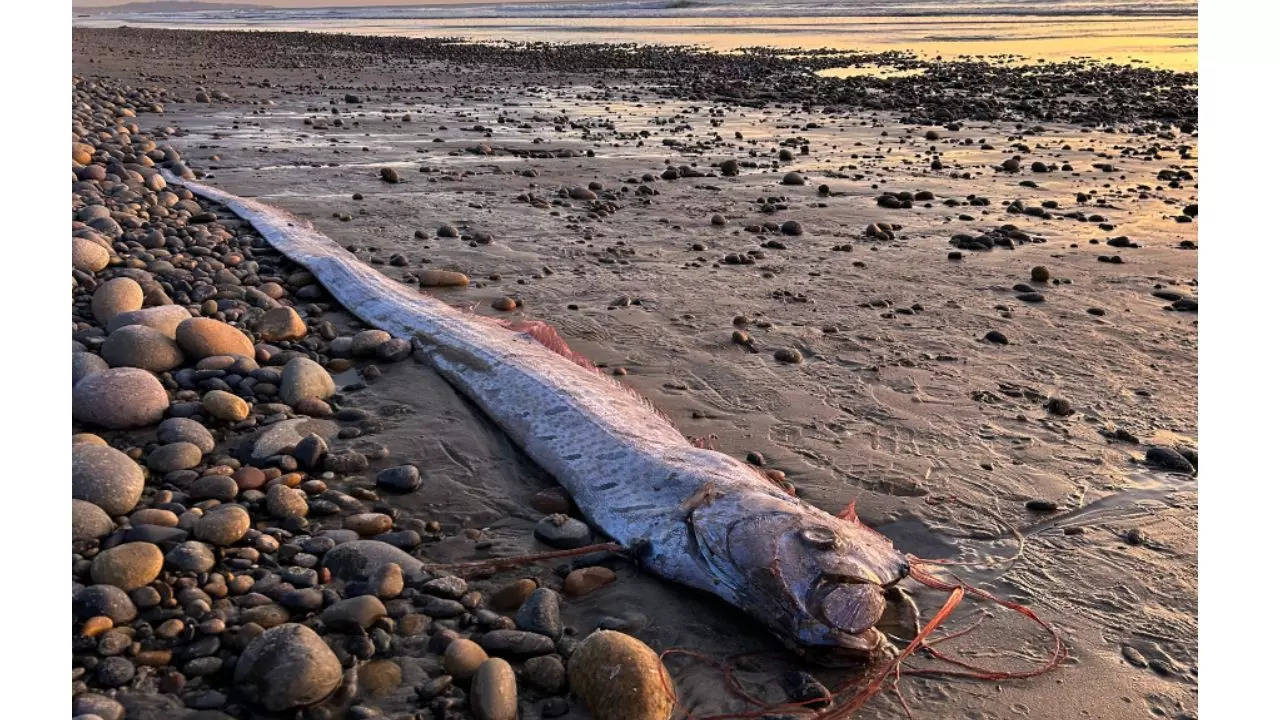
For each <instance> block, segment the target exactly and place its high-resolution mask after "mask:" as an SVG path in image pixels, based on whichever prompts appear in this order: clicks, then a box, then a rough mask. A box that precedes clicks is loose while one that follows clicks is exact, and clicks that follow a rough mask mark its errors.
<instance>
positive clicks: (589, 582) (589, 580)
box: [564, 565, 618, 597]
mask: <svg viewBox="0 0 1280 720" xmlns="http://www.w3.org/2000/svg"><path fill="white" fill-rule="evenodd" d="M617 577H618V576H617V575H616V574H614V572H613V571H612V570H610V569H609V568H607V567H601V566H599V565H595V566H592V567H584V568H578V569H577V570H574V571H572V572H570V573H569V574H568V575H566V576H565V578H564V594H565V595H572V596H574V597H581V596H583V595H586V594H587V593H590V592H592V591H594V590H598V589H599V588H602V587H604V586H605V585H608V584H609V583H611V582H613V581H614V580H615V579H617Z"/></svg>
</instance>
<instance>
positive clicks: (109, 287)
mask: <svg viewBox="0 0 1280 720" xmlns="http://www.w3.org/2000/svg"><path fill="white" fill-rule="evenodd" d="M142 298H143V293H142V286H141V285H139V284H138V283H137V282H136V281H134V280H132V279H130V278H127V277H117V278H112V279H110V280H108V281H106V282H104V283H102V284H101V285H99V286H98V289H97V290H94V291H93V300H92V301H90V305H91V307H92V308H93V316H94V317H95V318H97V319H98V322H99V323H101V324H103V325H106V324H107V322H108V321H109V320H111V318H113V317H115V316H116V315H117V314H118V313H122V312H129V311H130V310H137V309H139V308H141V307H142Z"/></svg>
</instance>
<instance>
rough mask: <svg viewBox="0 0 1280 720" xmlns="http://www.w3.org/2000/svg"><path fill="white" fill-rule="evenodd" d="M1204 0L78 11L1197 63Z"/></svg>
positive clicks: (78, 20)
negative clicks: (1199, 8)
mask: <svg viewBox="0 0 1280 720" xmlns="http://www.w3.org/2000/svg"><path fill="white" fill-rule="evenodd" d="M1196 11H1197V8H1196V3H1195V1H1194V0H961V1H960V2H948V1H945V0H614V1H612V2H598V1H596V0H585V1H582V2H525V3H478V4H467V5H430V4H425V5H411V6H380V7H323V8H305V9H271V8H267V9H240V10H233V9H228V10H217V11H213V10H204V11H191V12H155V13H136V12H134V13H128V12H125V13H98V14H92V15H77V16H76V17H75V18H74V19H73V23H74V24H76V25H84V26H94V27H114V26H118V25H122V24H128V25H138V26H152V27H173V28H189V29H200V28H204V29H255V30H307V31H315V32H348V33H356V34H367V35H395V36H413V37H457V38H465V39H469V40H476V41H481V42H493V41H517V42H532V41H547V42H628V43H666V44H677V45H698V46H703V47H707V48H710V49H713V50H726V51H727V50H733V49H736V48H741V47H750V46H767V47H778V48H790V47H801V48H837V49H848V50H854V49H865V50H871V51H880V50H909V51H913V52H917V53H920V54H921V55H924V56H928V57H933V56H941V57H944V58H955V57H962V56H996V55H1010V54H1011V55H1017V56H1021V57H1023V58H1027V59H1031V60H1039V59H1045V60H1063V59H1067V58H1071V57H1089V58H1096V59H1102V60H1110V61H1113V62H1122V63H1124V62H1139V63H1146V64H1150V65H1152V66H1157V67H1166V68H1171V69H1176V70H1194V69H1195V67H1196V50H1197V27H1196Z"/></svg>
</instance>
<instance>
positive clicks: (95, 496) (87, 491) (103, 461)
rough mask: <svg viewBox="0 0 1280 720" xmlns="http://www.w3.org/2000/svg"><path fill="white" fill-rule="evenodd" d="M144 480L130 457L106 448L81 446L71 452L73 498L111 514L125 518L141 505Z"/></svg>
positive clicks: (101, 446) (80, 444)
mask: <svg viewBox="0 0 1280 720" xmlns="http://www.w3.org/2000/svg"><path fill="white" fill-rule="evenodd" d="M144 485H145V479H144V476H143V473H142V468H140V467H138V464H137V463H135V462H134V461H133V460H131V459H130V458H129V456H128V455H125V454H124V453H122V452H120V451H119V450H116V449H115V448H113V447H108V446H106V445H93V444H89V443H79V444H76V445H74V446H72V449H71V497H72V498H75V499H77V500H84V501H86V502H91V503H93V504H94V505H97V506H98V507H100V508H102V510H103V511H104V512H106V513H107V514H108V515H111V516H116V515H124V514H125V513H127V512H129V511H130V510H132V509H133V508H134V506H135V505H137V504H138V500H139V499H140V498H141V497H142V489H143V486H144Z"/></svg>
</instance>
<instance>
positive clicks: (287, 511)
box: [267, 485, 308, 518]
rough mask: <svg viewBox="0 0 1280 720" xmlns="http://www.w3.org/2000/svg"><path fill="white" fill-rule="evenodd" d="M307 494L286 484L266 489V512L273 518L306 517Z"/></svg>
mask: <svg viewBox="0 0 1280 720" xmlns="http://www.w3.org/2000/svg"><path fill="white" fill-rule="evenodd" d="M307 510H308V506H307V494H306V493H305V492H303V491H301V490H299V489H297V488H291V487H289V486H287V485H272V486H271V487H270V488H268V489H267V512H268V513H269V514H270V515H271V517H274V518H291V517H306V515H307Z"/></svg>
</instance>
